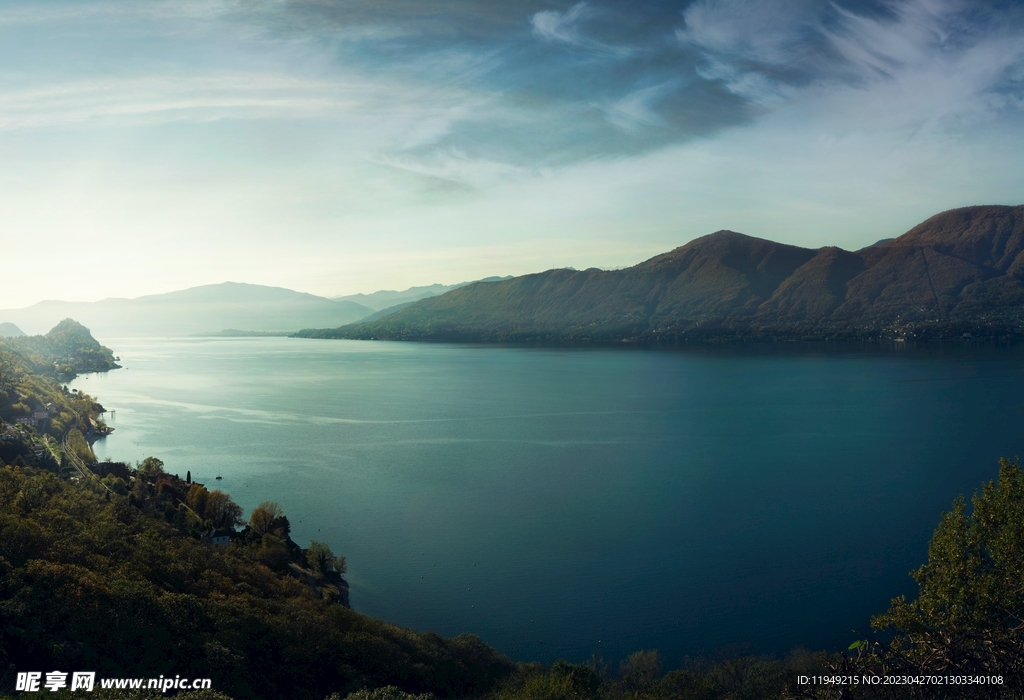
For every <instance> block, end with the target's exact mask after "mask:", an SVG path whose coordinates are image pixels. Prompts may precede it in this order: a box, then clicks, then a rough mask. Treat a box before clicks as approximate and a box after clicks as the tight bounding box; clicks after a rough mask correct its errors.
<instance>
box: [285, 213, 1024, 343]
mask: <svg viewBox="0 0 1024 700" xmlns="http://www.w3.org/2000/svg"><path fill="white" fill-rule="evenodd" d="M964 333H971V334H973V335H978V334H981V335H993V334H995V335H1007V334H1010V335H1020V334H1024V206H1018V207H1006V206H981V207H968V208H964V209H956V210H952V211H947V212H944V213H942V214H938V215H937V216H934V217H932V218H930V219H928V220H927V221H925V222H924V223H922V224H920V225H918V226H916V227H914V228H913V229H911V230H910V231H909V232H907V233H905V234H904V235H902V236H900V237H899V238H896V239H892V240H888V241H879V242H878V243H876V244H874V245H872V246H869V247H867V248H864V249H862V250H859V251H856V252H849V251H845V250H841V249H839V248H834V247H826V248H821V249H818V250H812V249H808V248H800V247H797V246H790V245H784V244H781V243H774V242H772V241H767V240H762V239H759V238H752V237H750V236H745V235H743V234H740V233H735V232H732V231H719V232H717V233H713V234H711V235H709V236H704V237H703V238H698V239H696V240H694V241H691V242H690V243H688V244H687V245H684V246H682V247H680V248H677V249H675V250H673V251H671V252H669V253H665V254H664V255H659V256H657V257H655V258H652V259H650V260H647V261H645V262H642V263H640V264H638V265H635V266H633V267H631V268H627V269H624V270H614V271H602V270H597V269H590V270H583V271H580V272H577V271H574V270H548V271H547V272H541V273H538V274H533V275H525V276H523V277H516V278H513V279H509V280H505V281H500V282H487V283H476V284H472V285H468V286H465V287H461V288H459V289H455V290H452V291H450V292H448V293H446V294H444V295H442V296H438V297H432V298H428V299H423V300H421V301H418V302H416V303H414V304H411V305H410V306H408V307H406V308H403V309H400V310H397V311H395V312H394V313H392V314H389V315H387V316H385V317H383V318H381V319H379V320H376V321H372V322H365V323H355V324H351V325H348V326H344V327H341V328H336V329H329V330H319V331H304V332H303V333H302V334H301V335H303V336H307V337H324V338H381V339H407V340H465V341H529V340H556V341H581V342H588V341H605V342H607V341H621V340H623V339H625V340H630V341H639V342H670V343H674V342H685V341H686V340H687V339H690V338H695V339H696V338H719V337H736V336H741V337H786V338H801V337H811V338H865V337H877V336H879V335H882V336H887V337H893V336H897V337H901V336H904V335H905V336H908V337H909V336H915V337H961V336H962V335H963V334H964Z"/></svg>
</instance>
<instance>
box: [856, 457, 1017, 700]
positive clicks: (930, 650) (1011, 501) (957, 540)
mask: <svg viewBox="0 0 1024 700" xmlns="http://www.w3.org/2000/svg"><path fill="white" fill-rule="evenodd" d="M999 465H1000V466H999V479H998V481H997V482H996V483H993V482H991V481H990V482H988V483H987V484H985V485H984V486H983V487H982V490H981V493H980V494H975V495H974V497H973V498H972V499H971V504H972V506H973V509H972V511H971V512H970V513H968V512H967V506H966V504H965V502H964V499H963V497H959V498H957V499H956V501H954V503H953V510H952V511H950V512H948V513H945V514H944V515H943V516H942V520H941V521H940V522H939V526H938V528H937V529H936V530H935V534H934V536H933V537H932V541H931V543H930V545H929V547H928V563H926V564H925V565H924V566H922V567H920V568H919V569H917V570H916V571H914V572H912V573H911V575H912V576H913V577H914V579H915V580H916V581H917V584H918V587H919V593H918V597H917V599H916V600H913V601H907V600H906V598H905V597H903V596H901V597H899V598H896V599H895V600H893V601H892V605H891V607H890V608H889V611H888V612H886V613H885V614H884V615H878V616H876V617H875V618H873V619H872V621H871V624H872V627H874V628H875V629H877V630H892V631H895V632H896V636H895V638H894V639H893V641H892V643H891V644H890V645H889V646H888V647H883V648H881V649H880V651H879V652H878V655H879V657H880V659H881V661H882V662H883V664H885V666H886V667H887V668H890V669H891V668H895V669H897V670H899V669H901V668H903V669H906V670H907V671H913V672H914V673H917V674H942V675H945V674H964V675H979V676H980V675H985V676H990V675H999V676H1002V677H1003V685H1002V688H1006V689H1010V688H1013V689H1019V688H1021V687H1024V586H1022V582H1024V473H1022V471H1021V467H1020V464H1019V463H1018V462H1017V461H1016V460H1015V461H1013V462H1011V461H1009V460H1006V459H1001V460H1000V461H999Z"/></svg>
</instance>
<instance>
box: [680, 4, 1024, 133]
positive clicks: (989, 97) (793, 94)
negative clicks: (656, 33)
mask: <svg viewBox="0 0 1024 700" xmlns="http://www.w3.org/2000/svg"><path fill="white" fill-rule="evenodd" d="M683 20H684V24H685V26H684V27H683V28H680V29H679V30H678V31H677V32H676V37H677V39H678V40H679V41H680V42H682V43H683V44H684V45H687V46H691V47H695V48H697V49H699V50H700V51H701V52H702V54H703V56H704V62H703V64H702V65H700V66H698V67H697V73H698V75H700V76H701V77H703V78H705V79H706V80H710V81H716V82H719V83H720V84H722V85H723V86H724V87H725V88H726V89H728V90H729V91H730V92H732V93H733V94H735V95H737V96H740V97H742V98H744V99H745V100H747V101H748V102H749V103H752V104H758V105H777V104H779V103H781V102H783V101H786V100H791V99H801V98H802V97H804V96H807V95H811V96H813V95H826V94H828V93H830V92H834V91H835V90H840V89H845V88H851V89H854V90H858V91H860V93H859V94H860V95H861V99H862V100H864V101H865V102H876V100H875V98H874V97H872V95H878V96H880V97H884V99H885V102H886V107H885V109H886V110H887V112H888V113H889V114H890V115H892V116H894V117H895V118H896V119H897V120H898V119H900V116H899V115H898V114H896V113H898V112H900V111H901V110H907V111H908V113H912V114H915V115H916V114H917V113H918V112H920V111H929V112H930V113H931V114H932V115H939V116H956V115H964V114H977V112H978V111H979V108H981V109H984V110H988V109H1004V108H1007V107H1009V106H1011V105H1013V104H1016V102H1017V100H1018V97H1019V93H1020V87H1021V86H1020V81H1019V79H1016V78H1014V76H1019V75H1021V73H1022V66H1021V61H1022V57H1024V37H1022V36H1021V16H1020V13H1019V12H1014V11H1012V10H1007V9H1005V8H1004V9H999V8H995V7H985V6H983V5H981V4H980V3H966V2H963V1H962V0H903V1H899V2H896V1H893V0H890V1H889V2H885V3H883V5H882V6H881V10H877V9H876V10H875V11H869V10H868V9H867V8H866V7H865V6H859V7H857V8H856V9H851V8H850V7H846V6H843V5H840V4H839V3H838V2H831V3H818V2H804V1H792V0H768V1H766V2H762V1H758V2H753V1H752V0H698V2H696V3H694V4H693V5H691V6H690V7H688V8H687V9H686V10H685V11H684V13H683ZM894 86H898V89H891V88H893V87H894ZM901 93H902V94H901ZM910 96H913V99H915V100H918V101H919V103H918V104H917V105H914V104H912V102H911V100H910V99H908V98H909V97H910ZM877 106H879V107H881V105H880V104H879V105H877ZM856 111H857V112H858V113H861V110H856ZM915 118H916V117H915ZM868 121H869V123H870V121H871V120H870V118H869V120H868Z"/></svg>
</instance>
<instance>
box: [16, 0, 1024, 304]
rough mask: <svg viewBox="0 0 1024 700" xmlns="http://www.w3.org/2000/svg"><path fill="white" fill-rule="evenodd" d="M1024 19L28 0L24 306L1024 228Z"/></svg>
mask: <svg viewBox="0 0 1024 700" xmlns="http://www.w3.org/2000/svg"><path fill="white" fill-rule="evenodd" d="M1022 30H1024V9H1022V8H1020V7H1017V6H1015V5H1012V4H1007V3H1000V2H975V3H967V2H962V1H961V0H904V1H901V2H896V1H889V0H843V1H842V2H837V3H817V2H811V1H810V0H806V1H797V2H793V1H784V0H772V1H770V2H755V1H754V0H682V1H680V2H676V3H672V2H666V1H662V0H650V1H648V2H644V3H640V4H637V3H625V2H621V0H607V1H598V0H593V1H585V2H575V3H574V2H551V1H548V0H517V1H516V2H513V3H505V4H501V5H500V6H495V5H494V4H493V3H486V2H483V0H463V2H459V3H452V2H440V1H436V0H435V1H434V2H422V1H419V2H412V0H392V2H390V3H385V4H381V3H373V2H366V1H365V0H355V1H354V2H346V3H341V2H332V1H326V2H325V1H323V0H317V1H314V0H253V1H251V2H238V1H237V0H190V1H189V2H185V3H181V2H174V3H172V2H168V1H164V0H155V1H151V2H137V1H135V0H54V1H53V2H47V3H45V4H41V3H33V2H28V1H27V0H11V2H8V3H5V4H4V7H3V8H2V9H0V65H3V66H4V68H3V69H0V183H3V187H2V189H0V221H2V222H3V223H4V232H5V236H4V240H3V255H2V256H0V271H2V273H3V275H4V277H5V280H6V281H7V286H6V289H5V295H4V296H5V298H4V300H3V302H0V306H3V307H6V308H24V307H27V306H30V305H32V304H34V303H36V302H39V301H42V300H44V299H59V300H65V301H96V300H101V299H105V298H112V297H120V298H137V297H139V296H145V295H150V294H158V293H165V292H169V291H174V290H181V289H186V288H191V287H195V286H200V285H206V284H216V283H220V282H223V281H224V280H238V281H242V282H245V283H250V284H261V285H267V286H276V287H284V288H287V289H293V290H296V291H301V292H307V293H311V294H316V295H318V296H325V297H335V296H343V295H349V294H356V293H370V292H373V291H376V290H385V289H387V290H402V289H406V288H408V287H412V286H425V285H430V284H434V283H442V284H454V283H456V282H459V281H464V280H471V279H480V278H484V277H489V276H493V275H501V276H503V275H521V274H526V273H531V272H538V271H542V270H546V269H551V268H558V267H570V266H571V267H575V268H578V269H584V268H587V267H600V268H618V267H624V266H629V265H634V264H636V263H638V262H640V261H642V260H645V259H647V258H649V257H651V256H653V255H656V254H659V253H662V252H665V251H667V250H671V249H672V248H675V247H678V246H680V245H683V244H685V243H687V242H688V241H690V240H692V239H694V238H697V237H699V236H703V235H706V234H709V233H712V232H713V231H716V230H720V229H730V230H734V231H739V232H742V233H745V234H748V235H751V236H756V237H759V238H767V239H771V240H775V241H779V242H782V243H789V244H794V245H800V246H805V247H809V248H818V247H821V246H825V245H836V246H840V247H842V248H846V249H848V250H851V249H858V248H862V247H864V246H867V245H870V244H871V243H874V242H875V241H877V240H879V239H881V238H888V237H893V236H898V235H900V234H901V233H903V232H905V231H906V230H908V229H909V228H911V227H912V226H914V225H915V224H917V223H919V222H920V221H922V220H924V219H926V218H928V217H929V216H932V215H934V214H936V213H938V212H940V211H944V210H947V209H951V208H955V207H960V206H966V205H972V204H1019V203H1021V202H1022V201H1024V196H1022V193H1024V169H1022V168H1021V167H1020V163H1021V162H1024V129H1022V128H1021V127H1022V126H1024V123H1022V122H1024V31H1022Z"/></svg>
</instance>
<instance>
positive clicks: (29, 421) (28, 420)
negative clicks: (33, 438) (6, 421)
mask: <svg viewBox="0 0 1024 700" xmlns="http://www.w3.org/2000/svg"><path fill="white" fill-rule="evenodd" d="M14 423H15V425H31V426H32V427H33V428H34V427H36V423H37V421H36V419H35V418H33V417H32V416H18V417H17V418H15V419H14Z"/></svg>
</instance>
